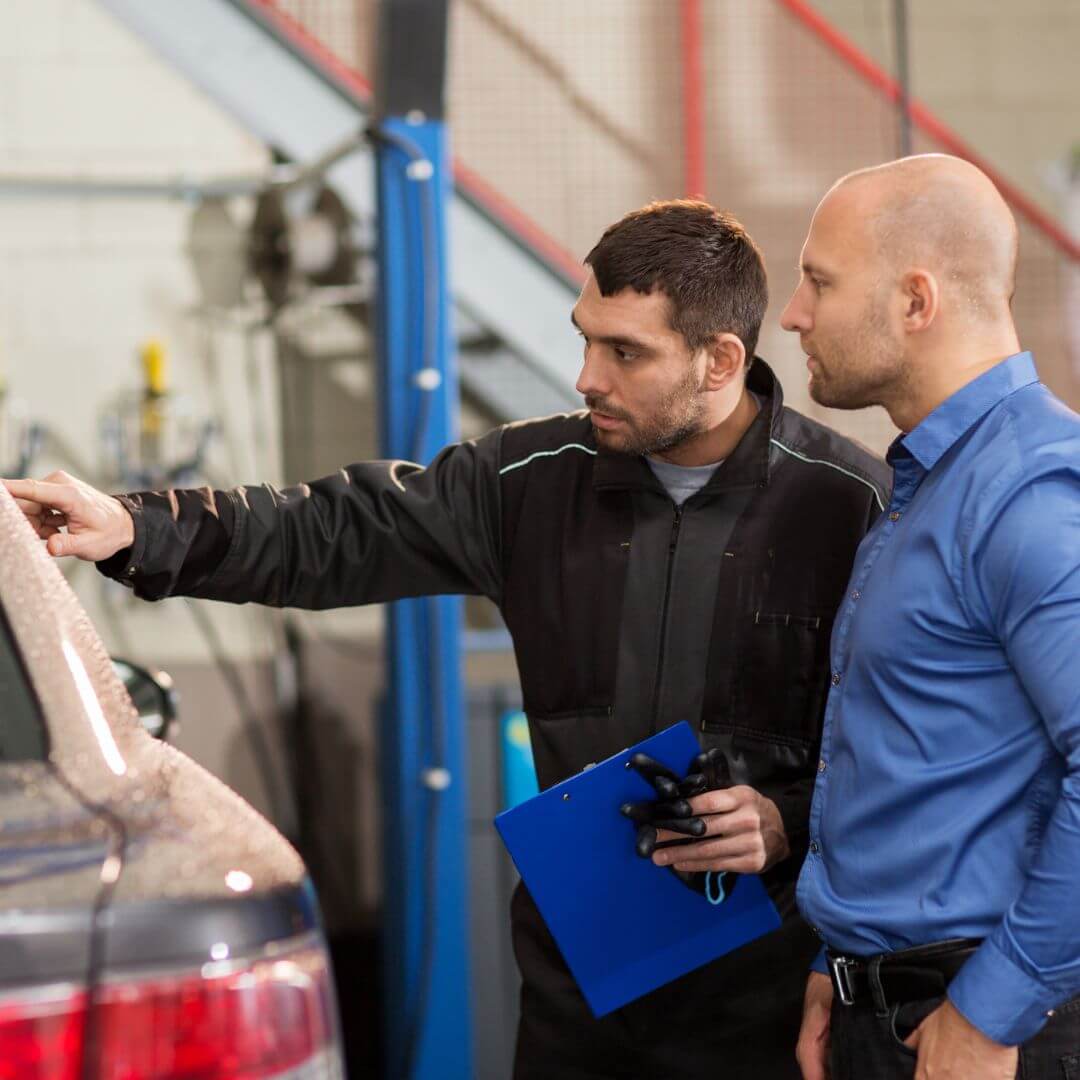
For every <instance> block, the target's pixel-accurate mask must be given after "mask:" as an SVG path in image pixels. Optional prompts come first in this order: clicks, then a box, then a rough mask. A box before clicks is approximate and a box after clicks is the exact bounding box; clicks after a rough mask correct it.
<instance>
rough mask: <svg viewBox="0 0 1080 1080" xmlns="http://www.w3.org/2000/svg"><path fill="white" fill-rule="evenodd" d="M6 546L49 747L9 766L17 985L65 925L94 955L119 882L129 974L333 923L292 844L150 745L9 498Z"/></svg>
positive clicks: (6, 835) (7, 600) (4, 905)
mask: <svg viewBox="0 0 1080 1080" xmlns="http://www.w3.org/2000/svg"><path fill="white" fill-rule="evenodd" d="M0 545H2V546H3V550H4V557H3V558H2V559H0V604H2V607H3V611H4V614H5V616H6V618H7V621H8V623H9V625H10V628H11V631H12V635H13V637H14V639H15V641H16V643H17V646H18V651H19V653H20V654H21V660H22V664H23V667H24V669H25V672H26V674H27V676H28V678H29V682H30V684H31V686H32V688H33V691H34V693H35V694H36V696H37V698H38V700H39V702H40V706H41V714H42V716H43V718H44V723H45V725H46V728H47V747H48V762H47V763H42V762H38V763H32V762H27V763H0V849H2V851H3V858H10V859H11V864H10V866H11V868H12V874H11V878H10V880H5V876H4V869H3V861H2V860H0V970H2V971H4V973H5V977H8V978H12V977H14V978H19V977H20V976H19V975H18V974H17V972H16V967H15V965H14V963H13V964H12V966H10V967H9V966H8V965H7V964H6V963H4V962H3V958H4V957H5V956H7V957H8V958H10V959H11V960H12V961H13V962H14V961H15V959H16V958H17V956H19V955H23V956H27V955H29V953H31V952H33V949H31V948H30V946H29V939H30V938H34V937H37V938H41V934H42V933H44V934H45V936H48V935H47V926H48V925H49V924H50V920H52V925H53V926H54V927H60V926H66V927H67V932H68V933H69V934H71V935H75V936H73V937H69V945H72V946H73V947H72V948H71V949H70V957H69V958H73V957H75V956H76V955H81V954H84V953H85V940H83V948H82V949H81V950H80V949H79V948H78V947H75V942H76V941H77V940H79V934H80V933H81V935H82V936H83V939H85V935H86V933H87V919H88V918H90V917H91V912H92V907H93V904H94V902H95V899H96V898H97V897H98V895H99V890H100V889H101V888H102V885H103V882H105V883H107V884H108V886H109V888H110V890H111V893H110V895H109V908H108V913H107V918H105V919H103V929H105V930H106V931H107V935H106V940H105V942H104V945H103V954H102V955H103V957H104V958H105V959H106V960H109V961H111V960H116V961H118V962H122V963H123V964H124V965H125V966H130V965H132V964H134V963H144V964H147V965H154V964H158V963H161V962H165V961H174V960H179V959H181V953H184V948H185V947H186V946H190V947H192V948H193V949H194V952H193V953H190V954H189V953H184V955H185V956H187V957H188V958H189V959H190V958H198V957H199V956H200V955H205V954H204V947H205V945H206V944H207V942H209V941H213V942H216V943H221V942H225V943H226V944H229V945H230V947H231V946H233V944H234V943H235V946H236V948H247V947H252V946H254V945H255V944H256V943H257V942H256V939H257V938H259V935H260V934H267V933H272V934H274V935H275V936H278V932H279V931H280V932H281V936H289V935H292V934H295V933H296V932H298V930H301V929H308V928H310V927H311V926H313V925H317V914H316V907H315V902H314V897H313V894H312V893H311V890H310V885H309V884H308V883H307V877H306V871H305V868H304V865H303V863H302V861H301V860H300V857H299V856H298V855H297V854H296V852H295V851H294V850H293V848H292V847H291V846H290V845H289V844H288V842H287V841H286V840H285V839H284V838H283V837H282V836H281V835H280V834H279V833H278V832H277V831H276V830H275V829H274V828H273V826H271V825H270V824H269V823H268V822H267V821H266V820H265V819H264V818H262V817H261V816H260V815H259V814H258V813H257V812H256V811H255V810H254V809H252V808H251V807H250V806H249V805H248V804H247V803H246V802H244V800H243V799H241V798H240V796H238V795H237V794H236V793H235V792H233V791H232V790H230V789H229V788H228V787H226V786H225V785H224V784H223V783H221V781H219V780H218V779H217V778H216V777H214V776H212V775H211V774H209V773H208V772H206V770H204V769H202V768H201V767H200V766H199V765H197V764H196V763H195V762H193V761H191V760H190V759H188V758H187V757H185V756H184V755H183V754H181V753H180V752H179V751H177V750H176V749H174V748H173V747H171V746H168V745H167V744H164V743H162V742H159V741H158V740H155V739H153V738H151V736H149V735H148V734H147V733H146V732H145V731H144V729H143V727H142V725H141V724H140V723H139V721H138V718H137V715H136V712H135V709H134V707H133V706H132V704H131V700H130V698H129V697H128V695H127V692H126V691H125V689H124V687H123V684H122V683H121V681H120V679H119V678H118V677H117V675H116V673H115V672H114V670H113V667H112V664H111V662H110V659H109V656H108V654H107V652H106V650H105V648H104V646H103V645H102V643H101V640H100V639H99V637H98V635H97V632H96V631H95V629H94V627H93V625H92V623H91V622H90V620H89V618H88V617H87V615H86V613H85V612H84V611H83V609H82V607H81V605H80V604H79V602H78V600H77V599H76V597H75V594H74V593H73V592H72V590H71V588H70V587H69V586H68V584H67V582H66V580H65V579H64V577H63V575H62V574H61V573H60V571H59V568H58V567H57V565H56V564H55V563H54V562H53V560H52V559H51V558H50V556H49V555H48V554H47V552H46V550H45V548H44V545H43V544H42V543H41V541H40V540H39V539H38V538H37V536H36V535H35V534H34V532H33V530H32V529H31V527H30V525H29V523H28V522H27V521H26V520H25V518H24V516H23V514H22V512H21V511H20V510H19V508H18V507H17V505H16V504H15V502H14V500H13V499H12V498H11V497H10V496H9V495H8V493H7V491H6V490H5V489H4V488H3V487H2V486H0ZM110 856H111V857H112V859H113V862H112V864H111V865H110V864H109V859H110ZM155 909H156V911H155ZM181 910H182V911H183V920H180V918H179V913H180V911H181ZM65 911H66V912H67V913H68V918H67V921H66V922H65V915H64V913H65ZM242 913H243V914H242ZM181 921H183V923H184V924H185V925H184V927H183V928H181V926H180V923H181ZM35 926H36V927H38V928H39V930H40V933H39V932H37V931H35V930H34V927H35ZM155 926H156V931H155V930H154V929H153V927H155ZM80 927H81V930H80V929H79V928H80ZM163 927H166V928H169V930H170V931H171V930H172V929H173V928H174V927H175V928H176V933H175V934H173V933H171V932H170V933H163V932H162V928H163ZM200 927H201V928H200ZM230 928H231V929H230ZM61 936H62V935H61ZM230 936H231V937H232V938H234V941H230ZM20 939H21V940H20ZM170 939H171V940H170ZM261 940H263V941H266V940H272V939H271V938H266V937H262V938H261ZM4 950H6V952H5V951H4ZM59 951H60V952H62V950H59ZM54 952H57V950H54ZM58 955H59V953H58V952H57V956H56V957H54V960H57V962H58ZM53 974H60V972H59V971H55V972H53ZM66 974H72V975H74V974H75V972H74V971H71V972H67V973H66Z"/></svg>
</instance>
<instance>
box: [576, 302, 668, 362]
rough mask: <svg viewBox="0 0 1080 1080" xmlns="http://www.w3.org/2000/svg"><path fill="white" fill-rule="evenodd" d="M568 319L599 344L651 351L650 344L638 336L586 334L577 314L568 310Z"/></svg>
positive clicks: (590, 339) (577, 328)
mask: <svg viewBox="0 0 1080 1080" xmlns="http://www.w3.org/2000/svg"><path fill="white" fill-rule="evenodd" d="M570 321H571V322H572V323H573V324H574V328H575V329H576V330H578V331H579V332H580V333H581V334H583V335H584V336H585V337H586V338H588V339H589V341H597V342H599V343H600V344H601V345H614V346H616V347H617V348H620V349H633V350H636V351H637V352H652V351H653V347H652V345H650V344H649V343H648V342H647V341H642V340H640V339H639V338H632V337H624V336H623V335H622V334H607V335H605V334H586V333H585V331H584V330H582V329H581V323H579V322H578V321H577V316H576V315H575V314H574V313H573V312H572V311H571V312H570Z"/></svg>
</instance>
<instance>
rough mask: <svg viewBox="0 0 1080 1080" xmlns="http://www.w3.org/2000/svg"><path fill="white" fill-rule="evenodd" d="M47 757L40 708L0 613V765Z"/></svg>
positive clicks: (6, 622) (4, 618) (6, 624)
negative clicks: (7, 762)
mask: <svg viewBox="0 0 1080 1080" xmlns="http://www.w3.org/2000/svg"><path fill="white" fill-rule="evenodd" d="M47 755H48V746H47V744H46V739H45V723H44V721H43V719H42V716H41V708H40V706H39V705H38V700H37V697H36V696H35V695H34V691H33V690H32V689H31V687H30V681H29V679H28V678H27V676H26V671H25V669H24V668H23V664H22V658H21V657H20V655H19V651H18V648H17V647H16V645H15V639H14V637H13V636H12V634H11V627H10V626H9V625H8V621H7V616H6V615H4V613H3V609H0V764H2V763H3V762H6V761H44V760H45V758H46V756H47Z"/></svg>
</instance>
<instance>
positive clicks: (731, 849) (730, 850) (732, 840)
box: [654, 837, 762, 869]
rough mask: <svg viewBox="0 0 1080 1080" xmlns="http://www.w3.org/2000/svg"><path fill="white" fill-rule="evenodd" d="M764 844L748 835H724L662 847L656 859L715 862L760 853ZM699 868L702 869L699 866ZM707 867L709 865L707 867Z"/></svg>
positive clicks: (664, 862)
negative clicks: (679, 845) (671, 846)
mask: <svg viewBox="0 0 1080 1080" xmlns="http://www.w3.org/2000/svg"><path fill="white" fill-rule="evenodd" d="M761 852H762V845H761V844H760V843H756V842H754V841H753V840H752V839H748V838H746V837H723V838H722V839H719V840H698V841H695V842H694V843H692V844H684V845H682V846H681V847H679V848H676V849H673V850H670V851H669V850H667V849H661V850H660V851H658V852H657V853H656V856H655V859H654V861H659V862H660V865H661V866H663V865H666V864H668V863H672V864H674V863H678V864H679V865H680V866H681V865H682V864H683V863H687V862H714V861H715V860H717V859H742V858H749V857H752V856H754V855H758V854H760V853H761ZM699 869H701V868H700V867H699ZM705 869H707V867H706V868H705Z"/></svg>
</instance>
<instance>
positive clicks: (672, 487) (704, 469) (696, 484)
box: [645, 457, 723, 506]
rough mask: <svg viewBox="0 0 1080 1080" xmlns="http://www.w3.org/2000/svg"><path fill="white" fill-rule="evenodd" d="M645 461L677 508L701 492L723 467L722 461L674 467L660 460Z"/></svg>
mask: <svg viewBox="0 0 1080 1080" xmlns="http://www.w3.org/2000/svg"><path fill="white" fill-rule="evenodd" d="M645 460H646V461H647V462H648V463H649V468H650V469H652V471H653V475H654V476H655V477H656V479H657V480H659V481H660V483H661V484H663V485H664V488H665V489H666V491H667V493H668V495H670V496H671V501H672V502H673V503H674V504H675V505H676V506H682V504H683V503H684V502H686V500H687V499H689V498H690V496H691V495H693V494H694V493H695V492H697V491H700V490H701V489H702V488H703V487H704V486H705V485H706V484H707V483H708V482H709V479H710V478H711V477H712V474H713V473H714V472H716V470H717V469H719V468H720V466H721V465H723V462H722V461H712V462H710V463H709V464H708V465H673V464H672V463H671V462H670V461H662V460H660V458H654V457H647V458H646V459H645Z"/></svg>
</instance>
